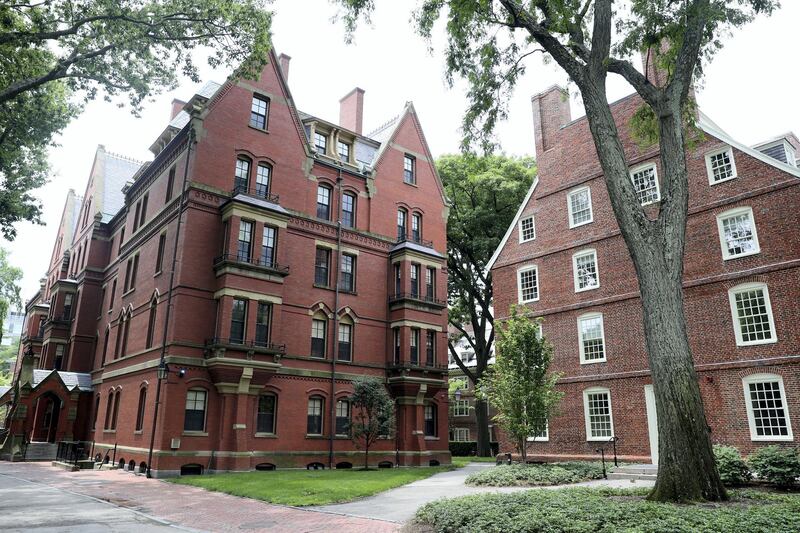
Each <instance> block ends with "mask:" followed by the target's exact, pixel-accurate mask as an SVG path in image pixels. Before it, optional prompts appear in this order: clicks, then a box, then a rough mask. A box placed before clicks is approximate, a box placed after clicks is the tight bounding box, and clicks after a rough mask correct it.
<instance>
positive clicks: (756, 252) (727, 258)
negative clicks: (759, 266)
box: [722, 248, 761, 261]
mask: <svg viewBox="0 0 800 533" xmlns="http://www.w3.org/2000/svg"><path fill="white" fill-rule="evenodd" d="M760 253H761V249H760V248H759V249H758V250H754V251H752V252H745V253H742V254H736V255H728V256H725V255H723V256H722V260H723V261H730V260H731V259H739V258H740V257H749V256H751V255H758V254H760Z"/></svg>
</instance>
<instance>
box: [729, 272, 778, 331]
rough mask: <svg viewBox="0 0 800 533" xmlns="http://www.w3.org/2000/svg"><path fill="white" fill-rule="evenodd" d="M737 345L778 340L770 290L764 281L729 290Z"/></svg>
mask: <svg viewBox="0 0 800 533" xmlns="http://www.w3.org/2000/svg"><path fill="white" fill-rule="evenodd" d="M728 298H729V300H730V304H731V314H732V315H733V329H734V331H735V333H736V345H737V346H751V345H753V344H767V343H771V342H777V340H778V336H777V335H776V334H775V321H774V320H773V318H772V305H771V304H770V301H769V290H768V289H767V285H766V284H764V283H745V284H742V285H737V286H736V287H733V288H732V289H730V290H728Z"/></svg>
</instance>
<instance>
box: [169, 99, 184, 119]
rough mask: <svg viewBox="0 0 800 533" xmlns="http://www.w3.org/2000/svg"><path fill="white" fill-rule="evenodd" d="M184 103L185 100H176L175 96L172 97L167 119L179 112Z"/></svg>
mask: <svg viewBox="0 0 800 533" xmlns="http://www.w3.org/2000/svg"><path fill="white" fill-rule="evenodd" d="M185 105H186V102H184V101H183V100H178V99H177V98H173V99H172V112H171V113H170V116H169V119H170V120H172V119H173V118H175V116H176V115H177V114H178V113H180V112H181V110H182V109H183V106H185Z"/></svg>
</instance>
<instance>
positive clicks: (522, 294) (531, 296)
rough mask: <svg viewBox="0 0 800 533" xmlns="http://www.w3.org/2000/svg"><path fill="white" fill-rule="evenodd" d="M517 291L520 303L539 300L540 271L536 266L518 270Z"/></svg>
mask: <svg viewBox="0 0 800 533" xmlns="http://www.w3.org/2000/svg"><path fill="white" fill-rule="evenodd" d="M517 290H518V296H519V303H527V302H535V301H538V300H539V269H538V268H537V267H536V265H533V266H525V267H522V268H520V269H519V270H517Z"/></svg>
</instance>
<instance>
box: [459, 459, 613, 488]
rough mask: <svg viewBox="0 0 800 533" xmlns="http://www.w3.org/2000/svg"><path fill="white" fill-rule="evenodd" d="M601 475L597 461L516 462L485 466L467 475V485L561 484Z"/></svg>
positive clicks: (600, 467) (598, 477)
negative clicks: (535, 463) (530, 463)
mask: <svg viewBox="0 0 800 533" xmlns="http://www.w3.org/2000/svg"><path fill="white" fill-rule="evenodd" d="M602 477H603V467H602V465H601V464H600V463H588V462H579V461H574V462H564V463H548V464H542V465H528V464H520V463H515V464H511V465H498V466H496V467H494V468H485V469H483V470H480V471H478V472H475V473H474V474H470V475H469V477H467V480H466V483H467V485H489V486H492V487H515V486H531V487H532V486H538V485H564V484H567V483H579V482H581V481H589V480H592V479H601V478H602Z"/></svg>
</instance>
